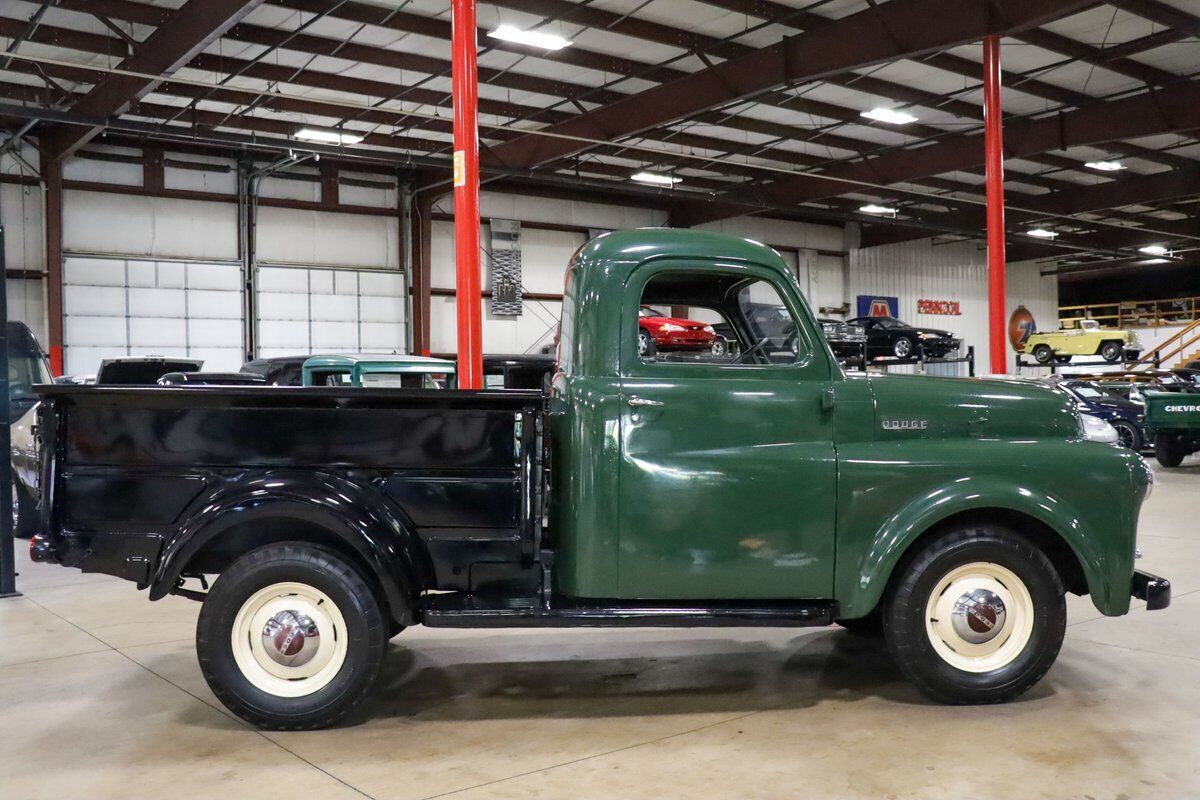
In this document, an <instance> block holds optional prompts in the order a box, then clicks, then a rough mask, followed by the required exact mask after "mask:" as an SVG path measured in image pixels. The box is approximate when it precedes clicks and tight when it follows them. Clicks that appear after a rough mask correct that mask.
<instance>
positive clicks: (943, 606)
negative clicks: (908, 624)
mask: <svg viewBox="0 0 1200 800" xmlns="http://www.w3.org/2000/svg"><path fill="white" fill-rule="evenodd" d="M981 601H985V602H981ZM996 601H998V603H999V606H997V605H996ZM956 614H957V617H958V622H957V624H956V623H955V616H956ZM972 616H973V618H970V617H972ZM989 620H990V625H991V627H990V628H989V627H987V626H988V624H989ZM1033 621H1034V611H1033V597H1032V595H1030V593H1029V589H1028V588H1027V587H1026V586H1025V582H1024V581H1022V580H1021V579H1020V578H1019V577H1017V575H1016V573H1015V572H1013V571H1012V570H1010V569H1008V568H1007V567H1002V566H1000V565H999V564H993V563H991V562H985V561H977V562H974V563H971V564H964V565H963V566H961V567H956V568H954V569H953V570H951V571H950V572H948V573H947V574H946V575H945V576H944V577H943V578H942V579H941V580H940V581H938V583H937V585H936V586H934V587H933V591H932V592H930V594H929V601H928V602H927V603H926V605H925V633H926V635H927V636H928V637H929V641H930V643H931V644H932V645H933V649H934V650H935V651H936V652H937V654H938V655H939V656H940V657H941V658H942V660H943V661H945V662H946V663H947V664H949V665H950V666H952V667H954V668H956V669H960V670H962V671H964V672H976V673H978V672H991V671H992V670H996V669H1000V668H1001V667H1004V666H1007V665H1008V664H1011V663H1012V662H1013V661H1014V660H1015V659H1016V658H1017V656H1019V655H1020V654H1021V652H1022V651H1023V650H1024V649H1025V646H1026V645H1027V644H1028V643H1029V637H1030V636H1032V635H1033ZM967 623H969V625H968V624H967ZM964 634H965V635H964Z"/></svg>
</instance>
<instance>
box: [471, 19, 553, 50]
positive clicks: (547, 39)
mask: <svg viewBox="0 0 1200 800" xmlns="http://www.w3.org/2000/svg"><path fill="white" fill-rule="evenodd" d="M488 36H490V37H492V38H493V39H503V40H504V41H506V42H515V43H516V44H525V45H529V46H530V47H540V48H541V49H543V50H562V49H563V48H564V47H570V46H571V42H570V41H568V40H567V39H564V38H563V37H561V36H555V35H554V34H553V33H540V32H538V31H523V30H521V29H520V28H518V27H517V26H515V25H501V26H500V27H499V28H496V30H494V31H492V32H491V33H489V34H488Z"/></svg>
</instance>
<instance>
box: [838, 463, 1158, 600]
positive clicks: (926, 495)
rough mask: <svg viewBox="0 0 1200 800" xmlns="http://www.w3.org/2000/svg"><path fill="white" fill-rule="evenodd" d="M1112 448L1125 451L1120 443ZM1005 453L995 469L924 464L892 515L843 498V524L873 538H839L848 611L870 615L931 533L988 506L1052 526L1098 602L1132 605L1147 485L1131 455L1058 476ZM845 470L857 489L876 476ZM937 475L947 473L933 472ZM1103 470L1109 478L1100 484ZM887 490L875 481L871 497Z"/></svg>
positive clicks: (890, 511) (840, 584)
mask: <svg viewBox="0 0 1200 800" xmlns="http://www.w3.org/2000/svg"><path fill="white" fill-rule="evenodd" d="M1067 444H1068V443H1064V445H1067ZM1091 444H1094V443H1085V445H1091ZM1069 446H1073V447H1075V448H1078V447H1079V445H1078V444H1076V445H1069ZM1097 446H1098V447H1105V446H1104V445H1097ZM1039 449H1042V451H1043V453H1045V455H1046V456H1047V463H1054V462H1056V461H1057V459H1055V458H1052V457H1051V456H1052V455H1057V454H1052V453H1050V452H1049V450H1051V449H1057V448H1045V447H1043V448H1039ZM1096 452H1097V453H1098V454H1099V455H1104V456H1107V453H1099V451H1096ZM1109 452H1111V453H1113V454H1114V455H1116V452H1115V448H1109ZM1076 454H1077V455H1078V452H1077V453H1076ZM997 456H998V458H997V459H995V460H993V461H992V462H991V468H985V469H978V468H976V469H974V470H965V469H964V470H962V471H961V472H957V471H948V470H946V466H947V465H945V464H942V465H940V466H941V468H940V469H937V470H933V469H928V470H923V471H922V472H924V475H917V474H908V475H907V477H909V478H910V479H912V480H914V481H915V482H917V483H922V484H924V486H923V487H921V489H920V490H919V491H917V492H916V493H912V492H908V493H906V494H905V495H900V494H899V493H898V492H897V493H892V494H891V496H892V497H896V496H908V497H910V498H911V499H910V500H909V501H908V502H906V503H905V504H903V505H901V506H899V507H895V506H891V505H890V503H889V508H888V510H887V512H886V513H878V509H876V510H875V513H873V512H872V505H873V504H872V503H871V502H863V500H864V499H866V498H860V501H859V502H858V503H855V504H853V505H848V504H845V503H843V504H842V508H841V509H840V510H839V519H842V520H845V522H846V524H847V525H848V526H849V527H848V528H845V529H843V530H857V531H861V532H862V534H865V535H862V534H860V535H858V536H848V535H844V534H839V539H838V557H837V568H836V574H835V587H836V595H837V599H838V600H839V602H840V603H841V608H842V611H841V613H842V614H843V616H845V617H848V618H850V617H855V616H861V615H863V614H866V613H868V612H869V611H870V610H871V609H872V608H874V607H875V605H876V604H877V603H878V602H879V600H880V599H881V597H882V596H883V592H884V590H885V589H886V587H887V583H888V579H889V578H890V577H891V575H892V572H893V570H894V569H895V568H896V565H897V564H898V563H899V561H900V559H901V558H902V557H903V556H904V554H905V552H907V551H908V549H909V547H911V546H912V544H913V543H914V542H915V541H916V540H917V539H918V537H920V536H921V535H922V534H923V533H925V532H926V531H928V530H930V529H931V528H934V527H936V526H937V525H939V524H940V523H942V522H944V521H946V520H948V519H950V518H951V517H954V516H956V515H959V514H963V513H966V512H986V511H988V510H1000V511H1004V512H1015V513H1018V514H1023V515H1026V516H1028V517H1032V518H1033V519H1036V520H1038V521H1039V522H1041V523H1043V524H1044V525H1046V526H1047V527H1048V528H1050V529H1051V530H1053V531H1054V532H1055V533H1057V534H1058V536H1059V537H1060V538H1061V539H1062V540H1063V541H1064V542H1065V543H1066V544H1067V546H1068V547H1070V548H1071V550H1072V551H1073V552H1074V554H1075V556H1076V558H1077V559H1078V561H1079V564H1080V565H1081V567H1082V569H1083V573H1084V577H1085V578H1086V580H1087V585H1088V591H1089V593H1090V594H1091V596H1092V602H1093V603H1094V604H1095V605H1096V607H1097V608H1098V609H1099V610H1100V611H1101V612H1102V613H1104V614H1108V615H1116V614H1123V613H1125V612H1126V611H1127V610H1128V608H1129V581H1130V577H1131V575H1132V573H1133V550H1134V539H1135V531H1136V521H1137V514H1138V510H1139V508H1140V504H1141V501H1142V499H1143V497H1144V494H1145V489H1144V487H1139V486H1137V485H1136V484H1135V482H1134V481H1133V479H1132V476H1131V475H1130V471H1129V469H1127V468H1126V464H1125V460H1124V459H1123V458H1122V459H1120V460H1116V459H1109V458H1107V457H1105V458H1104V459H1099V460H1098V463H1097V464H1096V465H1093V466H1092V468H1091V469H1090V470H1085V471H1084V474H1076V475H1062V474H1059V475H1057V477H1056V478H1055V476H1054V475H1051V474H1047V473H1045V472H1043V470H1045V469H1046V468H1047V467H1046V465H1043V466H1042V468H1041V469H1039V467H1037V466H1032V465H1028V466H1026V468H1025V469H1023V470H1022V469H1018V468H1017V467H1016V465H1015V464H1007V465H1006V464H1004V463H1003V462H1004V461H1007V459H1005V458H1003V457H1002V456H1001V454H1000V453H999V452H997ZM984 463H986V462H984ZM1078 463H1079V462H1076V464H1078ZM917 468H918V467H917V465H914V464H910V465H909V468H907V469H903V470H900V472H901V473H913V472H914V471H915V469H917ZM1010 468H1011V469H1010ZM846 472H848V473H849V474H850V475H851V476H855V475H856V473H858V474H857V476H856V479H854V480H851V481H849V482H848V483H850V484H851V486H849V487H847V488H851V491H853V485H854V484H855V483H857V482H859V481H861V482H863V483H864V484H866V483H869V482H870V481H871V480H872V478H871V475H870V473H871V472H872V470H869V469H867V470H856V469H855V468H854V466H853V465H852V464H851V465H847V468H846ZM935 472H936V473H940V475H939V477H937V478H935V477H934V476H933V473H935ZM1089 473H1092V474H1089ZM1100 473H1102V474H1103V476H1104V478H1105V479H1104V480H1098V478H1099V475H1100ZM1089 478H1093V479H1094V480H1091V481H1089ZM878 488H880V487H878V486H872V487H869V489H868V491H866V492H864V494H871V493H873V492H872V491H870V490H874V489H878ZM845 497H846V496H843V498H845ZM886 497H887V494H884V495H883V496H882V497H881V498H880V499H882V500H885V499H886ZM839 528H841V526H840V525H839Z"/></svg>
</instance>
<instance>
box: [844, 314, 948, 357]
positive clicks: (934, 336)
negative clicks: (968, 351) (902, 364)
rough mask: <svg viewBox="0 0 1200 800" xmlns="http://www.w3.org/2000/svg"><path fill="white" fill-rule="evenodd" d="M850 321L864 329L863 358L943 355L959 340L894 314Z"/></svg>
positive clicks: (944, 332) (946, 354)
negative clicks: (904, 320)
mask: <svg viewBox="0 0 1200 800" xmlns="http://www.w3.org/2000/svg"><path fill="white" fill-rule="evenodd" d="M850 324H852V325H861V326H862V327H863V328H864V329H865V330H866V333H867V359H868V360H870V359H875V358H882V357H889V356H890V357H892V358H898V359H900V360H902V361H910V360H913V359H916V358H918V357H921V356H922V355H923V356H924V357H925V358H945V357H947V356H949V355H950V354H951V353H953V352H954V351H956V350H957V349H958V347H959V345H961V344H962V339H958V338H956V337H955V336H954V334H952V333H950V332H949V331H940V330H937V329H935V328H917V327H915V326H913V325H909V324H908V323H907V322H901V321H900V320H898V319H896V318H895V317H855V318H854V319H852V320H850Z"/></svg>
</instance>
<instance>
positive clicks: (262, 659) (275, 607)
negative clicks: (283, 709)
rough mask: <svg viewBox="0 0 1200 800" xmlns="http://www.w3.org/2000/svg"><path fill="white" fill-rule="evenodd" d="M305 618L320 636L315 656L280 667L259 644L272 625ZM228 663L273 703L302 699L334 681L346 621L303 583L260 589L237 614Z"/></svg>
mask: <svg viewBox="0 0 1200 800" xmlns="http://www.w3.org/2000/svg"><path fill="white" fill-rule="evenodd" d="M288 614H290V615H291V616H292V617H296V618H306V619H307V620H309V621H311V623H312V624H313V625H315V627H316V630H317V631H319V635H318V636H314V637H313V639H314V640H315V641H316V642H317V646H316V649H315V651H314V652H313V653H312V654H311V655H307V657H306V660H305V661H304V662H303V663H300V664H296V665H288V664H285V663H280V661H279V655H278V654H276V655H274V656H273V655H272V654H271V652H270V651H269V649H268V646H267V645H266V644H264V636H263V632H264V630H265V629H266V628H267V625H268V624H269V623H271V622H272V620H273V619H278V618H279V617H280V616H281V615H282V616H284V617H286V616H287V615H288ZM231 639H232V645H233V658H234V661H235V662H236V663H237V666H238V669H239V670H241V673H242V675H244V676H245V677H246V680H248V681H250V683H251V684H253V685H254V686H255V688H258V689H261V690H262V691H264V692H267V693H268V694H272V695H275V696H276V697H304V696H305V695H310V694H312V693H313V692H317V691H320V690H321V689H323V688H325V687H326V686H328V685H329V683H330V682H331V681H332V680H333V679H334V678H335V677H337V674H338V672H339V671H340V670H341V668H342V664H343V663H345V661H346V651H347V649H348V647H349V637H348V635H347V632H346V620H345V618H344V617H343V616H342V612H341V610H340V609H338V607H337V604H336V603H334V602H333V601H332V600H331V599H330V598H329V595H327V594H325V593H324V592H322V591H321V590H319V589H316V588H314V587H312V586H309V585H308V584H305V583H290V582H289V583H276V584H272V585H271V586H267V587H266V588H263V589H259V590H258V591H257V592H255V593H254V594H253V595H251V596H250V597H249V598H248V599H247V600H246V602H245V603H243V604H242V607H241V608H240V609H239V610H238V613H237V616H235V617H234V619H233V631H232V633H231Z"/></svg>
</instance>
